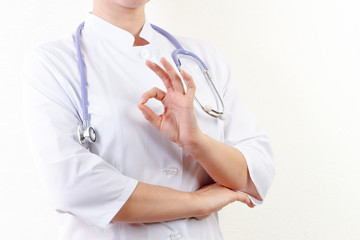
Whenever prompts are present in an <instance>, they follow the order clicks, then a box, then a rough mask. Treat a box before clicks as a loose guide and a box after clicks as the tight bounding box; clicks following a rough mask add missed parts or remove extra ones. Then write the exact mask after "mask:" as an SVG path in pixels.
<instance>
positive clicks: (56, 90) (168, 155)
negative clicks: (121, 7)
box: [24, 13, 274, 240]
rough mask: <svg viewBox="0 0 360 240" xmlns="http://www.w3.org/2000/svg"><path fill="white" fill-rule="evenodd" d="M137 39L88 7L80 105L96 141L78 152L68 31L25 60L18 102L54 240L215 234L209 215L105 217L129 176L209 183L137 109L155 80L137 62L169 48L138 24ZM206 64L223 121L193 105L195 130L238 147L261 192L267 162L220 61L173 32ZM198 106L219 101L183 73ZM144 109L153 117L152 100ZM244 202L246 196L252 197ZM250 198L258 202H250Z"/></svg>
mask: <svg viewBox="0 0 360 240" xmlns="http://www.w3.org/2000/svg"><path fill="white" fill-rule="evenodd" d="M140 36H141V37H142V38H144V39H146V40H147V41H148V42H149V43H150V44H148V45H146V46H138V47H133V46H132V44H133V41H134V38H133V36H132V35H131V34H130V33H128V32H126V31H124V30H122V29H119V28H117V27H115V26H113V25H111V24H110V23H108V22H106V21H104V20H102V19H101V18H99V17H96V16H95V15H92V14H91V13H89V14H88V15H87V18H86V21H85V27H84V30H83V31H82V35H81V46H82V54H83V57H84V61H85V64H86V75H87V93H88V107H89V115H90V122H91V125H92V126H93V127H94V128H95V130H96V131H97V137H98V138H97V141H96V142H95V143H94V144H91V145H90V146H89V147H90V149H86V148H85V147H84V146H82V145H81V144H79V142H78V139H77V126H78V124H80V123H81V117H82V108H81V97H80V75H79V70H78V66H77V61H76V52H75V45H74V35H72V36H71V38H70V37H69V38H66V39H62V40H59V41H54V42H50V43H46V44H42V45H41V46H39V47H38V48H36V49H35V50H34V51H33V52H32V54H30V55H29V57H28V58H27V60H26V62H25V64H24V103H25V109H24V110H25V116H26V123H27V124H28V132H29V139H30V144H31V146H32V149H33V152H34V154H35V158H36V159H37V161H38V166H39V168H40V173H41V176H42V179H43V180H44V184H45V186H46V190H47V192H48V193H49V196H50V199H51V201H52V206H53V207H54V209H56V211H57V212H58V213H59V218H60V231H59V233H60V239H64V240H65V239H66V240H75V239H82V240H83V239H86V240H92V239H106V240H115V239H126V240H135V239H136V240H139V239H154V240H155V239H156V240H160V239H196V240H201V239H206V240H209V239H222V237H221V232H220V230H219V226H218V219H217V214H216V213H214V214H211V215H210V216H209V217H208V218H206V219H204V220H201V221H198V220H195V219H180V220H175V221H168V222H161V223H155V224H121V223H110V220H111V219H112V218H113V217H114V216H115V214H116V213H117V212H118V211H119V209H120V208H121V207H122V206H123V204H124V203H125V202H126V201H127V199H128V198H129V196H130V195H131V194H132V192H133V190H134V188H135V187H136V185H137V183H138V181H142V182H145V183H149V184H155V185H161V186H166V187H170V188H174V189H177V190H181V191H195V190H197V189H199V188H200V187H201V186H203V185H206V184H208V183H210V182H211V181H212V180H211V178H210V177H209V176H208V174H207V173H206V172H205V171H204V170H203V168H202V167H201V166H200V165H199V164H198V163H197V162H196V160H194V159H192V158H191V157H190V156H189V155H188V154H187V153H186V152H184V151H183V150H182V149H181V148H180V147H179V146H177V145H176V144H174V143H172V142H170V141H169V140H168V139H166V138H165V137H164V136H163V135H162V134H161V133H160V132H158V131H157V130H156V129H155V128H154V127H153V126H152V125H151V124H150V123H149V122H148V121H147V120H146V119H145V118H144V117H143V116H142V113H141V112H140V110H139V109H138V108H137V106H136V105H137V104H138V103H139V101H140V97H141V95H142V94H143V93H144V92H145V91H147V90H149V89H151V88H152V87H159V88H161V89H164V86H163V84H162V81H161V80H160V79H159V78H158V77H157V76H156V75H155V74H154V73H153V72H152V71H151V70H150V69H148V68H147V67H146V66H145V64H144V62H145V60H146V59H150V60H152V61H154V62H159V59H160V57H162V56H164V57H166V58H167V59H168V60H171V52H172V51H173V50H174V47H173V45H172V44H171V43H170V42H169V41H168V40H167V39H166V38H164V37H163V36H162V35H160V34H159V33H157V32H156V31H155V30H153V29H152V28H151V26H150V25H149V23H148V21H146V22H145V24H144V27H143V29H142V31H141V34H140ZM178 40H179V41H180V42H181V43H182V44H183V46H184V48H185V49H187V50H189V51H192V52H194V53H196V54H197V55H198V56H200V57H201V58H202V60H203V61H204V62H205V63H206V64H207V65H208V67H209V69H210V73H211V75H212V76H213V79H214V80H215V84H216V86H217V88H218V90H219V92H220V94H221V95H222V96H223V99H224V104H225V111H226V116H227V119H226V120H225V121H221V120H218V119H215V118H212V117H209V116H208V115H207V114H206V113H204V112H203V111H202V110H201V109H200V108H199V106H197V105H196V106H195V111H196V115H197V119H198V122H199V126H200V128H201V130H202V131H203V132H204V133H206V134H208V135H209V136H211V137H213V138H215V139H217V140H219V141H221V142H224V143H226V144H229V145H231V146H234V147H236V148H237V149H239V150H240V151H241V152H242V153H243V154H244V156H245V158H246V161H247V164H248V168H249V172H250V176H251V178H252V180H253V182H254V183H255V185H256V187H257V190H258V192H259V193H260V195H261V197H262V198H264V197H265V195H266V193H267V191H268V189H269V187H270V184H271V182H272V179H273V176H274V160H273V154H272V151H271V147H270V144H269V141H268V138H267V137H266V135H265V133H264V131H263V130H262V129H261V127H260V126H259V124H258V123H257V122H256V120H255V118H254V117H253V115H252V114H251V113H250V111H249V109H248V108H247V106H246V105H245V103H244V102H243V100H242V99H241V98H240V97H239V95H238V93H237V90H236V89H237V87H236V85H235V83H234V82H233V80H232V78H231V73H230V69H229V67H228V65H227V64H226V63H225V61H224V59H223V57H222V56H221V55H220V54H219V53H218V52H217V50H216V49H215V48H214V47H212V46H211V45H210V44H208V43H206V42H203V41H198V40H192V39H187V38H178ZM191 68H192V65H190V69H187V70H188V71H189V72H190V73H192V74H193V78H194V79H195V81H196V84H197V93H196V95H197V96H198V97H199V99H200V100H203V101H207V102H203V104H212V105H213V106H215V107H216V106H218V105H219V102H218V101H217V100H216V98H215V95H214V94H212V93H211V90H209V88H207V87H206V82H205V80H204V77H203V76H202V75H200V74H198V73H196V72H192V71H193V70H192V69H191ZM148 105H149V106H150V107H151V108H153V109H154V110H155V111H157V112H158V113H159V112H161V110H162V107H161V104H160V103H159V102H156V101H150V102H149V103H148ZM252 200H254V199H253V198H252ZM257 203H259V202H257Z"/></svg>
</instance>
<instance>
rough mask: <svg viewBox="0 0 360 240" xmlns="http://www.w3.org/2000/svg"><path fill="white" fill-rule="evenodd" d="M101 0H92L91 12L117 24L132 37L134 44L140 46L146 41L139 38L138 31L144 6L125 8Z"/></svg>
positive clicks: (143, 14)
mask: <svg viewBox="0 0 360 240" xmlns="http://www.w3.org/2000/svg"><path fill="white" fill-rule="evenodd" d="M105 2H106V1H103V0H98V1H97V0H94V4H93V10H92V14H94V15H96V16H98V17H100V18H102V19H104V20H105V21H107V22H109V23H111V24H112V25H114V26H117V27H119V28H121V29H123V30H125V31H127V32H129V33H131V34H132V35H133V36H134V38H135V41H134V46H142V45H146V44H148V42H147V41H146V40H145V39H143V38H140V36H139V34H140V31H141V29H142V27H143V25H144V23H145V7H144V6H141V7H138V8H126V7H122V6H119V5H117V4H114V3H111V4H109V3H105Z"/></svg>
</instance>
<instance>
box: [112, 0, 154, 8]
mask: <svg viewBox="0 0 360 240" xmlns="http://www.w3.org/2000/svg"><path fill="white" fill-rule="evenodd" d="M110 1H111V2H112V3H114V4H116V5H120V6H122V7H126V8H138V7H142V6H144V5H145V4H146V3H147V2H149V1H150V0H110Z"/></svg>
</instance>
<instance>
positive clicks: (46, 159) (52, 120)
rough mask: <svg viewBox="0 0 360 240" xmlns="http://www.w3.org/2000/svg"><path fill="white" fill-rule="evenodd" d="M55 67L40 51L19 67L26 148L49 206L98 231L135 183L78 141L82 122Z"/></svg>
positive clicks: (117, 208)
mask: <svg viewBox="0 0 360 240" xmlns="http://www.w3.org/2000/svg"><path fill="white" fill-rule="evenodd" d="M54 69H56V66H54V64H52V62H51V60H50V59H49V57H48V55H47V54H46V51H45V50H44V49H42V48H41V47H38V48H37V49H36V50H34V51H33V52H32V53H31V54H29V55H28V57H27V59H26V60H25V62H24V65H23V113H24V119H25V126H26V128H27V132H28V140H29V143H30V148H31V150H32V152H33V155H34V156H35V158H36V160H37V161H36V162H37V163H38V167H39V171H40V175H41V178H42V180H43V183H44V186H45V190H46V191H47V193H48V195H49V198H50V200H51V203H52V206H53V208H54V209H55V210H56V211H57V212H60V213H68V214H72V215H74V216H76V217H78V218H80V219H81V220H83V221H84V222H86V223H88V224H90V225H92V226H93V227H95V228H96V229H97V230H99V231H102V230H104V229H105V228H106V226H107V225H108V224H109V223H110V221H111V219H112V218H113V217H114V216H115V215H116V213H117V212H118V211H119V210H120V208H121V207H122V206H123V205H124V203H125V202H126V201H127V200H128V198H129V197H130V195H131V194H132V192H133V191H134V189H135V187H136V185H137V183H138V181H137V180H135V179H132V178H129V177H126V176H124V175H122V174H121V173H120V172H119V171H118V170H117V169H116V168H115V167H113V166H112V165H111V164H110V163H108V162H107V161H106V160H104V159H102V158H100V157H99V156H98V155H95V154H93V153H91V152H90V151H89V150H88V149H86V148H84V147H83V146H82V145H81V144H80V143H79V142H78V139H77V125H78V124H79V123H80V122H81V120H80V118H79V114H78V112H77V111H76V110H75V107H74V104H73V103H72V101H71V100H70V97H69V96H68V95H67V93H66V91H64V89H63V87H62V86H61V83H60V82H59V81H58V76H57V75H56V74H55V73H54ZM55 72H56V71H55Z"/></svg>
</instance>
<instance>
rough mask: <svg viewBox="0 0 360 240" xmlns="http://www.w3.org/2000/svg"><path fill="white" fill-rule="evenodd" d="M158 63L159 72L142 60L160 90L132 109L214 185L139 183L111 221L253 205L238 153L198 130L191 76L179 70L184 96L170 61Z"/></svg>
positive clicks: (156, 219)
mask: <svg viewBox="0 0 360 240" xmlns="http://www.w3.org/2000/svg"><path fill="white" fill-rule="evenodd" d="M161 64H162V65H163V67H164V69H163V68H161V67H160V66H158V65H157V64H155V63H153V62H151V61H147V62H146V65H147V66H148V67H149V68H150V69H151V70H152V71H154V72H155V73H156V74H157V75H158V76H159V78H161V79H162V81H163V83H164V85H165V87H166V92H164V91H162V90H160V89H158V88H153V89H151V90H149V91H147V92H145V93H144V94H143V96H142V98H141V101H140V103H139V104H138V108H139V109H140V110H141V111H142V113H143V115H144V117H145V118H146V119H147V120H148V121H149V122H150V123H151V124H152V125H153V126H154V127H155V128H156V129H158V130H159V131H160V132H161V133H162V134H163V135H164V136H166V137H167V138H168V139H169V140H171V141H173V142H175V143H176V144H178V145H179V146H180V147H181V148H183V149H184V150H185V151H186V152H187V153H188V154H190V155H191V156H192V157H193V158H194V159H195V160H196V161H198V162H199V164H200V165H201V166H202V167H203V168H204V169H205V171H206V172H207V173H208V174H209V175H210V176H211V177H212V178H213V179H214V180H215V182H216V184H212V185H208V186H205V187H203V188H201V189H199V190H198V191H195V192H192V193H187V192H181V191H177V190H174V189H170V188H166V187H161V186H154V185H149V184H146V183H139V184H138V185H137V187H136V188H135V190H134V192H133V194H132V195H131V196H130V198H129V199H128V201H127V202H126V203H125V204H124V206H123V207H122V208H121V209H120V211H119V212H118V213H117V214H116V216H115V217H114V218H113V220H112V222H142V223H145V222H160V221H167V220H174V219H180V218H190V217H195V218H197V219H202V218H205V217H206V216H208V215H209V214H211V213H212V212H215V211H218V210H220V209H221V208H223V207H224V206H226V205H228V204H229V203H231V202H234V201H240V202H243V203H245V204H247V205H248V206H249V207H253V206H254V205H253V204H252V202H251V201H250V199H249V198H248V196H247V195H246V194H244V193H242V192H246V193H248V194H250V195H252V196H254V197H255V198H257V199H259V200H262V199H261V197H260V195H259V193H258V192H257V190H256V188H255V185H254V183H253V182H252V180H251V178H250V176H249V171H248V167H247V164H246V160H245V158H244V156H243V154H242V153H241V152H240V151H239V150H237V149H236V148H233V147H231V146H228V145H226V144H223V143H221V142H218V141H216V140H214V139H212V138H211V137H209V136H207V135H205V134H204V133H202V132H201V130H200V128H199V126H198V123H197V121H196V117H195V113H194V107H193V102H194V98H195V91H196V86H195V83H194V81H193V79H192V77H191V76H190V75H189V74H187V73H186V72H185V71H182V72H181V75H182V77H183V78H184V80H185V81H186V84H187V91H186V92H185V90H184V88H183V85H182V82H181V78H180V76H178V75H177V73H176V71H175V70H174V69H173V68H172V66H171V65H170V63H169V62H168V61H167V60H166V59H165V58H162V59H161ZM150 98H155V99H157V100H158V101H161V102H162V104H163V105H164V112H163V114H161V115H157V114H155V113H154V112H153V111H152V110H151V109H150V108H149V107H147V106H146V105H145V103H146V102H147V101H148V100H149V99H150ZM235 190H240V191H242V192H236V191H235Z"/></svg>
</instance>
